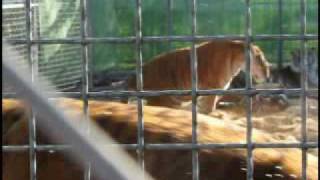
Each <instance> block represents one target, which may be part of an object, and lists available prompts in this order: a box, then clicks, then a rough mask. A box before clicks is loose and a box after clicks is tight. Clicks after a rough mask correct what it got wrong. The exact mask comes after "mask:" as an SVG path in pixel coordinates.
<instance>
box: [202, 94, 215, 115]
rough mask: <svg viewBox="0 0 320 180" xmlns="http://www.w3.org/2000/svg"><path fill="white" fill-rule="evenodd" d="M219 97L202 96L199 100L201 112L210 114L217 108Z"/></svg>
mask: <svg viewBox="0 0 320 180" xmlns="http://www.w3.org/2000/svg"><path fill="white" fill-rule="evenodd" d="M218 100H219V96H216V95H213V96H201V97H199V98H198V107H199V112H200V113H204V114H208V113H210V112H212V111H214V110H216V108H217V104H218Z"/></svg>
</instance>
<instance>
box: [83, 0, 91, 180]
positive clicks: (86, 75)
mask: <svg viewBox="0 0 320 180" xmlns="http://www.w3.org/2000/svg"><path fill="white" fill-rule="evenodd" d="M86 11H87V0H80V21H81V22H80V38H81V40H82V41H83V40H85V39H86V37H87V36H88V29H87V21H88V19H87V12H86ZM81 47H82V48H81V58H82V89H81V90H82V91H81V96H82V100H83V112H84V118H85V122H88V121H89V105H88V92H89V57H88V45H87V44H81ZM86 126H87V127H86V131H87V133H88V134H89V135H90V126H89V123H86ZM84 168H85V175H84V179H85V180H90V179H91V178H90V177H91V165H90V162H88V163H87V164H86V165H85V167H84Z"/></svg>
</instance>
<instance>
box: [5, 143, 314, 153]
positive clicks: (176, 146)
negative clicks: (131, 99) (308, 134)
mask: <svg viewBox="0 0 320 180" xmlns="http://www.w3.org/2000/svg"><path fill="white" fill-rule="evenodd" d="M112 146H117V147H122V148H125V149H128V150H136V149H138V144H110V145H102V147H103V148H110V147H112ZM69 148H72V147H71V146H70V145H52V144H50V145H37V146H36V147H35V149H36V150H37V151H57V150H66V149H69ZM144 148H145V149H147V150H192V149H234V148H241V149H242V148H243V149H246V148H247V144H246V143H206V144H203V143H202V144H200V143H198V144H192V143H170V144H151V143H146V144H145V146H144ZM253 148H300V149H302V148H309V149H314V148H319V144H318V142H307V143H253ZM28 149H29V145H4V146H2V150H3V151H4V152H12V151H26V150H28Z"/></svg>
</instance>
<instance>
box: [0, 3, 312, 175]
mask: <svg viewBox="0 0 320 180" xmlns="http://www.w3.org/2000/svg"><path fill="white" fill-rule="evenodd" d="M141 1H142V0H136V1H135V3H136V14H135V31H136V34H135V36H129V37H118V38H117V37H103V38H94V37H88V34H87V13H86V10H87V3H86V0H80V3H81V4H80V6H81V37H80V38H66V39H33V38H32V35H31V32H30V31H31V27H30V25H31V22H30V21H31V17H30V4H31V0H26V3H25V6H26V17H27V21H26V25H27V37H26V39H7V40H6V41H7V42H9V43H13V44H26V45H27V46H28V60H29V63H30V65H31V69H32V70H33V68H32V67H33V65H34V63H33V59H32V56H31V46H32V45H34V44H36V45H39V44H81V45H82V60H83V61H82V63H83V66H82V67H83V72H82V73H83V74H82V75H83V76H82V78H83V81H82V91H81V92H75V93H71V92H70V93H68V92H51V93H47V95H48V96H49V97H51V96H54V95H57V94H58V95H64V96H70V97H82V99H83V103H84V108H83V111H84V112H85V114H86V117H87V116H88V99H89V98H91V97H106V98H112V97H122V96H126V97H127V96H135V97H137V99H138V100H137V107H138V126H137V127H138V129H137V131H138V141H137V143H136V144H121V146H122V147H123V148H126V149H136V150H137V152H138V159H139V163H140V165H141V167H142V168H144V162H143V158H144V150H146V149H152V150H161V149H172V150H174V149H188V150H191V151H192V174H193V175H192V177H193V180H198V179H199V158H198V150H199V149H217V148H243V149H247V169H248V171H247V179H248V180H252V179H253V173H254V169H253V155H252V151H253V150H254V149H255V148H300V149H302V174H303V177H302V179H304V180H306V179H307V173H306V166H307V159H306V158H307V156H306V155H307V149H308V148H318V142H307V132H306V119H307V115H308V114H307V99H306V97H308V96H318V89H308V87H307V81H306V77H307V76H306V73H307V69H306V68H307V44H306V42H307V41H308V40H318V35H317V34H307V32H306V0H301V1H300V2H301V3H300V6H301V15H300V17H301V19H300V23H301V33H300V34H299V35H295V34H281V32H280V34H278V35H268V34H261V35H256V36H253V35H252V30H251V9H250V0H246V1H245V6H246V11H245V23H246V24H245V25H246V27H245V28H246V29H245V35H210V36H199V35H196V34H197V33H196V29H197V21H196V19H197V18H196V12H197V11H196V10H197V1H196V0H190V2H191V3H192V9H191V15H192V27H191V28H192V35H191V36H172V35H170V33H169V35H168V36H143V35H142V31H141V30H142V26H143V24H142V17H141V9H142V7H141V4H142V3H141ZM279 2H281V0H279ZM167 5H168V11H170V10H171V5H172V4H171V1H170V0H168V3H167ZM280 11H281V10H280ZM171 16H172V14H170V16H169V17H170V18H171ZM171 23H172V20H169V22H168V26H171ZM205 40H244V41H245V42H246V50H245V53H246V76H245V77H246V87H245V88H244V89H232V90H223V89H212V90H198V87H197V82H198V75H197V54H196V50H195V43H196V42H198V41H205ZM257 40H259V41H263V40H279V41H280V42H282V41H283V40H287V41H290V40H301V42H302V43H301V49H302V50H303V57H304V58H303V61H301V67H302V68H301V69H302V73H301V88H298V89H254V88H253V87H252V79H251V65H250V61H251V58H252V57H251V53H250V43H251V42H253V41H257ZM163 41H169V42H172V41H177V42H192V51H191V54H190V57H191V58H190V63H191V71H192V88H191V90H165V91H145V90H143V78H142V77H143V74H142V62H143V61H142V59H143V57H142V43H144V42H163ZM92 43H132V44H133V43H135V47H136V64H137V66H136V76H137V91H102V92H89V87H88V86H89V84H90V82H89V78H88V76H89V58H88V44H92ZM32 76H33V77H34V73H32ZM34 78H35V77H34ZM280 93H281V94H287V95H290V96H301V104H302V110H301V113H302V126H301V136H302V141H301V143H254V142H253V141H252V119H251V115H252V100H251V97H252V96H253V95H256V94H265V95H270V94H280ZM231 94H239V95H244V96H246V116H247V137H246V143H233V144H230V143H221V144H216V143H210V144H200V143H198V142H197V106H196V105H197V97H198V96H202V95H231ZM3 95H4V97H14V96H15V94H13V93H11V94H3ZM159 95H176V96H183V95H191V96H192V143H190V144H187V143H177V144H146V143H144V125H143V98H144V97H150V96H159ZM89 132H90V131H89V128H88V133H89ZM29 133H30V136H29V145H22V146H2V147H3V150H4V151H25V150H30V154H29V156H30V172H31V173H30V179H32V180H34V179H36V151H49V150H64V149H66V148H72V147H70V146H68V145H37V144H36V141H35V137H36V134H35V119H34V115H32V118H31V121H29ZM106 147H107V146H106ZM90 172H91V170H90V164H88V166H87V167H86V175H85V179H88V180H89V179H90Z"/></svg>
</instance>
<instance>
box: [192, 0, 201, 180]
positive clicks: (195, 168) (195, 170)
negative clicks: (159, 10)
mask: <svg viewBox="0 0 320 180" xmlns="http://www.w3.org/2000/svg"><path fill="white" fill-rule="evenodd" d="M196 13H197V2H196V0H192V9H191V16H192V30H191V33H192V38H193V39H194V37H195V35H196V32H197V18H196ZM190 63H191V80H192V81H191V84H192V87H191V88H192V93H191V95H192V144H193V145H196V144H197V143H198V140H197V139H198V137H197V127H198V123H197V90H198V67H197V66H198V63H197V50H196V47H195V41H194V40H193V41H192V48H191V62H190ZM192 179H193V180H198V179H199V153H198V149H192Z"/></svg>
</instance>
